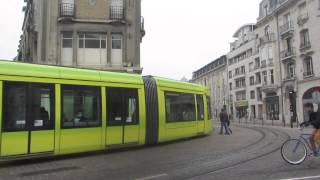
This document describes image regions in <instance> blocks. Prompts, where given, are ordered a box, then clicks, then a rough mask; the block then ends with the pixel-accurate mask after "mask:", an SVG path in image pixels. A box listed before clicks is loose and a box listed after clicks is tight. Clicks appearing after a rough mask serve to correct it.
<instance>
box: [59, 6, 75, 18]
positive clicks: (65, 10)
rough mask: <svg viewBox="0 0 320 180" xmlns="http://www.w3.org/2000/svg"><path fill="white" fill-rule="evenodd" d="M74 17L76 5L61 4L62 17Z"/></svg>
mask: <svg viewBox="0 0 320 180" xmlns="http://www.w3.org/2000/svg"><path fill="white" fill-rule="evenodd" d="M74 16H75V4H73V3H61V4H60V17H74Z"/></svg>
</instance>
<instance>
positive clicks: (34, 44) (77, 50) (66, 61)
mask: <svg viewBox="0 0 320 180" xmlns="http://www.w3.org/2000/svg"><path fill="white" fill-rule="evenodd" d="M24 11H25V19H24V23H23V28H22V29H23V35H22V36H21V40H20V45H19V50H18V57H17V59H18V61H23V62H30V63H39V64H51V65H61V66H72V67H84V68H94V69H102V70H110V71H120V72H132V73H141V72H142V68H141V66H140V43H141V41H142V37H143V36H144V34H145V30H144V21H143V18H142V16H141V0H50V1H47V0H27V4H26V6H25V7H24Z"/></svg>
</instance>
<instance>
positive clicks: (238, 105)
mask: <svg viewBox="0 0 320 180" xmlns="http://www.w3.org/2000/svg"><path fill="white" fill-rule="evenodd" d="M248 105H249V103H248V101H237V102H235V103H234V106H235V107H244V106H248Z"/></svg>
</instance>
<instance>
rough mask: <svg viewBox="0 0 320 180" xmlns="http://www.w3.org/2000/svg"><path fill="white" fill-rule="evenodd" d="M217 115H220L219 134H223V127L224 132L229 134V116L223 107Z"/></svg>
mask: <svg viewBox="0 0 320 180" xmlns="http://www.w3.org/2000/svg"><path fill="white" fill-rule="evenodd" d="M219 117H220V122H221V127H220V134H223V128H224V130H225V134H228V135H230V132H229V127H228V121H229V116H228V114H227V112H226V110H225V109H221V112H220V114H219Z"/></svg>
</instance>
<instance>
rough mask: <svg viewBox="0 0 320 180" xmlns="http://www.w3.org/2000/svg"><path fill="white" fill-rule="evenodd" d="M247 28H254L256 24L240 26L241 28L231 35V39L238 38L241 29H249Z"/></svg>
mask: <svg viewBox="0 0 320 180" xmlns="http://www.w3.org/2000/svg"><path fill="white" fill-rule="evenodd" d="M249 26H256V24H254V23H249V24H245V25H243V26H241V27H240V28H239V29H238V30H237V31H236V32H235V33H234V34H233V37H234V38H237V37H239V33H240V31H241V30H242V29H244V28H246V27H249Z"/></svg>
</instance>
